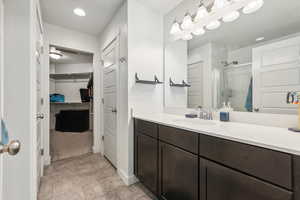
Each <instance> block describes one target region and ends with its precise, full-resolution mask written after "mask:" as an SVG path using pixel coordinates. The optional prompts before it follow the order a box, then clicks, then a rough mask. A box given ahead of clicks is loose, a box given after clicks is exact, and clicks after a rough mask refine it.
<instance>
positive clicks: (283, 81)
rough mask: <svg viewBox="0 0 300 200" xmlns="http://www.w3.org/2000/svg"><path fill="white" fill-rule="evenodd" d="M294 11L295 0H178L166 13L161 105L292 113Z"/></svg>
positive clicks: (296, 53) (299, 37)
mask: <svg viewBox="0 0 300 200" xmlns="http://www.w3.org/2000/svg"><path fill="white" fill-rule="evenodd" d="M199 5H200V6H199ZM204 7H205V9H206V10H207V12H206V10H203V9H204ZM199 8H200V9H199ZM299 10H300V1H299V0H288V1H283V0H256V1H253V0H252V1H251V0H227V1H226V0H204V1H196V0H184V1H183V2H182V3H181V4H179V5H178V6H177V7H176V8H175V9H174V10H172V11H171V12H170V13H169V14H167V15H166V16H165V25H164V26H165V65H164V66H165V70H164V72H165V94H164V95H165V106H166V107H177V108H178V107H180V108H197V107H199V106H201V107H204V108H213V109H219V108H220V107H222V105H223V102H226V103H228V102H230V104H231V106H232V108H233V109H234V111H240V112H261V113H278V114H296V113H297V106H296V105H293V104H287V93H288V92H289V91H300V12H299ZM175 21H177V23H175Z"/></svg>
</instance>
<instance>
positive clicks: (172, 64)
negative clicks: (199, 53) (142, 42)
mask: <svg viewBox="0 0 300 200" xmlns="http://www.w3.org/2000/svg"><path fill="white" fill-rule="evenodd" d="M164 53H165V64H164V67H165V70H164V74H165V77H164V78H165V85H164V86H165V90H164V91H165V99H164V104H165V105H166V106H169V107H183V108H186V107H187V88H183V87H170V84H169V79H170V78H172V81H174V82H175V83H179V84H180V83H182V81H183V80H184V81H185V82H187V67H188V65H187V63H188V55H187V42H186V41H182V40H180V41H176V42H170V43H167V44H165V52H164Z"/></svg>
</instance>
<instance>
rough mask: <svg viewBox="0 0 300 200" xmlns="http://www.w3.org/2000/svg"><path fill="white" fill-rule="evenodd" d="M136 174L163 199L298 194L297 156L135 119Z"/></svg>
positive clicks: (298, 198)
mask: <svg viewBox="0 0 300 200" xmlns="http://www.w3.org/2000/svg"><path fill="white" fill-rule="evenodd" d="M134 148H135V152H134V155H135V175H136V176H137V177H138V178H139V179H140V181H141V182H142V183H143V184H144V185H145V186H146V187H147V188H148V189H149V190H151V191H152V192H153V193H154V194H155V195H156V196H157V197H158V198H159V199H161V200H254V199H255V200H300V157H298V156H294V155H290V154H286V153H282V152H278V151H273V150H270V149H265V148H261V147H257V146H252V145H248V144H244V143H239V142H234V141H231V140H226V139H221V138H218V137H213V136H208V135H205V134H201V133H194V132H190V131H186V130H182V129H177V128H173V127H168V126H163V125H158V124H155V123H150V122H145V121H143V120H135V146H134Z"/></svg>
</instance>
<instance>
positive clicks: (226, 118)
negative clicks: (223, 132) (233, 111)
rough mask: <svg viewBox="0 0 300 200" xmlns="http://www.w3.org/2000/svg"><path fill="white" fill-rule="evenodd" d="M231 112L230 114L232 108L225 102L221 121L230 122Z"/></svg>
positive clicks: (221, 112) (221, 111)
mask: <svg viewBox="0 0 300 200" xmlns="http://www.w3.org/2000/svg"><path fill="white" fill-rule="evenodd" d="M229 106H230V104H229ZM229 112H230V108H229V107H228V106H227V105H226V103H225V102H223V107H222V108H221V110H220V121H222V122H229Z"/></svg>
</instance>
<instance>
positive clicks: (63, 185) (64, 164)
mask: <svg viewBox="0 0 300 200" xmlns="http://www.w3.org/2000/svg"><path fill="white" fill-rule="evenodd" d="M151 196H152V195H151V194H150V193H149V192H148V191H147V190H146V189H145V188H144V187H143V186H142V185H141V184H139V183H138V184H134V185H132V186H126V185H125V184H124V183H123V182H122V180H121V179H120V177H119V176H118V174H117V172H116V170H115V169H114V168H113V167H112V166H111V165H110V163H109V162H108V161H107V160H106V159H105V158H104V157H102V156H101V155H100V154H88V155H83V156H79V157H75V158H71V159H66V160H61V161H56V162H53V163H52V164H51V166H49V167H47V168H46V169H45V176H44V177H42V180H41V187H40V192H39V195H38V200H152V198H151ZM152 197H153V196H152ZM153 199H155V198H153Z"/></svg>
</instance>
